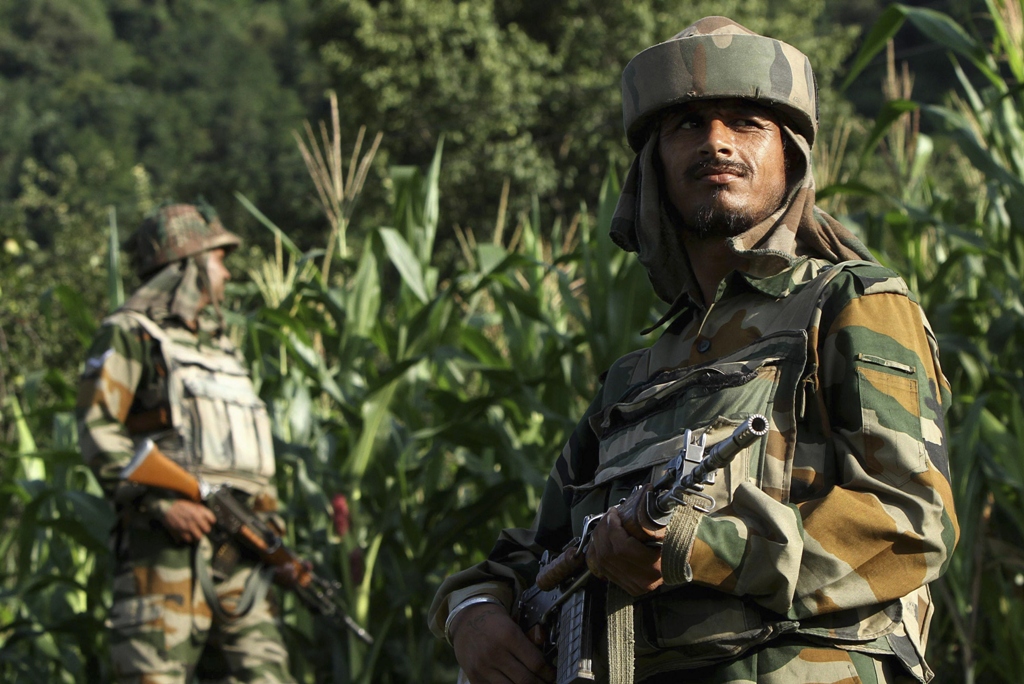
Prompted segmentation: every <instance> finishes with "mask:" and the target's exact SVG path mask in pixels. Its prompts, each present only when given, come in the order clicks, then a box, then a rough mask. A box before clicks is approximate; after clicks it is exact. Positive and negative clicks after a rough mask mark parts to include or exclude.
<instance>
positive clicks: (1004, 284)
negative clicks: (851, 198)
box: [847, 0, 1024, 682]
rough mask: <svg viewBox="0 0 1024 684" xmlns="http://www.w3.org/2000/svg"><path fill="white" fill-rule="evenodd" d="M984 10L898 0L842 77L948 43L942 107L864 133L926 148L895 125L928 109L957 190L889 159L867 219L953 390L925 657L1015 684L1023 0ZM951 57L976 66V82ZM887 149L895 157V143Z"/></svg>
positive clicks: (1022, 560)
mask: <svg viewBox="0 0 1024 684" xmlns="http://www.w3.org/2000/svg"><path fill="white" fill-rule="evenodd" d="M986 7H987V9H988V16H987V17H986V21H987V22H990V27H989V28H983V29H981V30H978V31H977V32H976V33H970V32H968V30H966V29H964V28H963V27H961V26H960V25H959V24H957V23H956V22H954V21H953V20H952V19H951V18H950V17H948V16H947V15H944V14H942V13H939V12H935V11H932V10H926V9H920V8H911V7H907V6H903V5H892V6H891V7H889V8H888V9H887V10H886V11H885V12H884V13H883V15H882V16H881V18H880V19H879V20H878V22H877V23H876V25H875V26H874V28H873V29H872V31H871V32H870V33H869V35H868V36H867V38H866V39H865V43H864V45H863V47H862V49H861V52H860V54H859V55H858V57H857V58H856V60H855V62H854V65H853V67H852V69H851V74H850V76H849V78H848V80H847V82H849V81H850V80H852V79H853V78H854V77H856V75H857V74H858V73H859V71H860V70H861V69H863V67H864V66H865V65H866V64H867V63H868V62H869V61H870V60H871V59H872V57H873V56H874V55H875V54H877V53H878V52H879V51H880V50H881V49H882V48H883V47H884V46H885V44H886V42H887V40H888V39H890V38H891V37H892V36H893V35H895V33H896V32H897V31H898V30H899V29H900V27H901V26H902V25H903V23H904V22H906V21H909V22H911V23H912V24H913V25H914V26H915V27H916V28H917V29H918V30H920V31H921V32H922V33H924V34H925V35H926V36H928V37H929V38H930V39H931V40H933V41H935V42H936V43H939V44H941V45H943V46H945V47H946V48H947V49H948V50H949V53H950V60H951V72H952V73H953V74H954V75H955V77H956V79H957V82H958V84H959V92H957V93H955V94H953V95H952V96H951V97H950V98H949V99H948V101H947V102H946V103H945V104H943V105H920V104H918V103H916V102H914V101H913V100H912V99H910V97H909V95H910V93H909V90H904V91H903V92H902V93H901V94H900V96H899V97H893V98H892V99H891V100H890V102H889V103H888V104H887V105H886V107H885V109H883V112H882V113H881V114H880V116H879V119H878V121H877V122H876V126H875V130H874V131H873V134H872V136H871V143H872V144H874V143H877V142H878V141H880V140H882V139H883V138H884V137H886V136H888V139H889V140H890V141H893V140H897V139H898V140H900V141H902V142H903V143H904V145H905V146H904V147H903V149H904V150H910V151H912V152H913V151H918V152H919V151H921V150H922V149H924V151H925V152H930V151H931V147H932V146H931V141H930V140H929V139H927V138H926V137H925V136H923V135H920V136H919V137H918V140H919V141H921V140H923V141H925V144H924V145H921V144H918V145H917V146H916V147H914V146H912V145H910V144H909V143H910V139H911V137H913V136H914V135H918V131H917V130H916V129H913V130H908V129H907V128H906V123H905V122H906V121H907V117H908V116H912V115H916V113H918V112H921V113H923V114H924V118H925V120H926V121H928V122H930V123H931V124H932V125H933V127H934V129H935V130H936V135H939V136H941V137H942V138H944V140H945V141H948V142H949V143H953V144H955V147H954V148H953V150H952V152H951V154H952V155H953V160H954V161H955V162H958V163H957V164H956V168H957V169H958V173H957V175H956V177H955V178H954V182H955V184H954V185H953V187H952V191H951V188H949V187H947V188H946V189H945V190H943V189H942V188H940V187H939V186H937V185H936V184H934V182H933V179H932V178H929V177H927V176H925V175H924V174H923V173H922V172H921V171H919V170H917V169H920V166H919V164H917V163H913V164H906V163H903V164H900V163H897V164H895V165H893V169H894V172H895V173H896V174H897V175H898V176H900V177H901V178H902V182H900V183H897V184H896V186H895V187H899V188H901V192H900V193H899V194H892V193H891V192H887V193H883V192H878V193H877V195H878V196H879V197H883V198H885V199H886V200H888V202H889V205H890V207H891V209H890V210H888V211H886V212H884V213H879V214H875V215H871V216H866V217H864V225H865V227H866V228H865V230H866V233H867V234H868V236H869V241H870V242H871V245H872V247H874V248H876V249H880V250H884V252H885V253H886V255H887V257H888V259H889V261H890V263H892V264H893V265H894V266H895V267H896V268H897V269H898V270H900V271H901V272H902V273H904V274H905V275H906V276H907V279H908V281H910V282H911V284H912V287H914V288H915V289H916V290H917V291H918V292H919V293H920V296H921V299H922V302H923V303H924V305H925V308H926V310H927V312H928V315H929V318H930V320H931V322H932V324H933V325H934V327H935V329H936V332H937V334H938V337H939V342H940V347H941V350H942V360H943V367H944V370H945V372H946V374H947V376H948V377H949V379H950V381H951V382H952V385H953V391H954V398H955V399H954V405H953V407H952V410H951V412H950V428H951V447H952V451H951V461H952V462H951V468H952V474H953V478H954V479H953V484H954V490H955V496H956V507H957V512H958V515H959V519H960V525H961V534H962V536H961V542H960V548H959V549H958V551H957V553H956V554H955V555H954V557H953V559H952V561H951V563H950V566H949V569H948V572H947V574H946V575H945V577H943V578H942V579H941V580H940V581H939V582H938V583H937V584H936V589H937V594H938V599H939V612H938V619H937V621H936V625H935V627H934V629H933V636H932V642H931V653H932V659H933V661H934V662H935V663H936V664H937V665H938V666H939V667H940V668H942V671H943V672H944V673H945V674H946V676H947V677H951V678H952V677H956V678H957V679H959V680H961V681H964V682H974V681H1005V682H1018V681H1021V680H1022V679H1024V660H1022V659H1021V657H1020V654H1021V652H1022V651H1024V632H1022V631H1021V629H1020V627H1021V625H1022V623H1024V601H1022V600H1021V598H1022V591H1021V587H1022V585H1024V444H1022V439H1024V404H1022V399H1021V397H1022V391H1024V374H1022V371H1021V367H1020V363H1019V355H1020V351H1021V349H1022V348H1024V302H1022V300H1021V273H1022V269H1024V182H1022V181H1021V178H1022V173H1024V117H1022V114H1021V112H1022V109H1024V91H1022V90H1021V88H1020V83H1022V82H1024V58H1022V56H1021V55H1022V53H1021V46H1022V40H1024V23H1022V3H1021V2H1020V0H986ZM979 35H991V36H992V38H991V41H990V42H987V41H986V40H984V39H982V38H979V37H978V36H979ZM961 61H966V62H967V63H969V64H970V65H971V67H972V68H973V69H974V71H975V73H976V74H978V77H977V78H976V79H975V80H972V79H971V78H968V76H967V74H966V72H965V69H964V68H963V66H962V64H961ZM901 117H902V121H903V123H901ZM901 126H903V128H902V129H901ZM894 131H900V133H899V134H898V135H894ZM908 133H909V135H908ZM872 150H873V148H867V149H866V150H865V155H868V154H870V153H871V152H872ZM888 150H889V152H890V157H892V153H893V152H898V150H897V149H896V148H895V147H893V146H891V145H890V147H889V148H888ZM908 157H909V155H907V154H904V155H903V160H904V161H907V160H908ZM861 180H862V181H863V183H864V184H865V185H868V184H870V180H863V179H861ZM890 187H893V186H891V185H890ZM953 673H956V674H955V675H954V674H953Z"/></svg>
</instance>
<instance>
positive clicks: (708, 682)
mask: <svg viewBox="0 0 1024 684" xmlns="http://www.w3.org/2000/svg"><path fill="white" fill-rule="evenodd" d="M780 641H782V640H780ZM679 681H680V677H679V674H678V673H674V672H673V673H668V674H667V675H663V676H657V675H655V676H654V677H651V678H649V679H645V680H644V681H643V682H642V683H641V684H678V683H679ZM686 681H687V682H688V683H696V682H700V683H701V684H794V683H795V682H815V683H816V684H882V683H883V682H892V683H893V684H912V682H913V681H914V679H913V678H911V677H907V676H904V675H900V674H899V673H898V672H895V671H894V668H893V663H892V662H891V660H889V659H888V658H885V657H881V656H877V655H873V654H868V653H858V652H856V651H843V650H839V649H833V648H822V647H814V646H808V645H807V644H801V643H784V642H783V643H780V642H774V643H772V644H771V646H769V647H763V648H760V649H756V650H754V651H753V652H752V653H750V654H747V655H745V656H743V657H741V658H739V659H737V660H734V661H733V662H731V663H729V664H728V665H721V666H716V667H707V668H700V669H696V670H690V671H689V672H687V673H686Z"/></svg>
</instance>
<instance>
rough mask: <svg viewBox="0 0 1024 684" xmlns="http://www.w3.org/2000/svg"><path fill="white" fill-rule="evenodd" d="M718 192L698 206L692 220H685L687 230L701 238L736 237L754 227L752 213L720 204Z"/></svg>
mask: <svg viewBox="0 0 1024 684" xmlns="http://www.w3.org/2000/svg"><path fill="white" fill-rule="evenodd" d="M718 194H719V193H718V192H715V193H714V194H713V195H712V197H711V201H710V202H708V203H707V204H704V205H702V206H700V207H698V209H697V211H696V212H695V214H694V215H693V216H692V217H691V219H692V220H690V221H684V222H683V225H684V227H685V229H686V230H688V231H689V232H690V233H692V234H693V235H694V236H695V237H697V238H698V239H700V240H705V239H707V238H710V237H726V238H730V237H736V236H737V235H740V234H741V233H744V232H746V231H747V230H748V229H750V228H751V227H752V224H751V220H750V215H749V214H747V213H746V212H742V211H737V210H735V209H729V208H727V207H722V206H719V205H718V202H717V200H718Z"/></svg>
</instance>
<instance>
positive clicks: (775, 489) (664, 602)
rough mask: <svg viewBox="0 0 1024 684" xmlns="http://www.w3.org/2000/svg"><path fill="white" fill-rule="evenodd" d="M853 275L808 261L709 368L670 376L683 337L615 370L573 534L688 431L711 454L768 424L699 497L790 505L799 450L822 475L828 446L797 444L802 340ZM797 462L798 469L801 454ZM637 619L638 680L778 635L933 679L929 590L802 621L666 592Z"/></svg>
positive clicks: (733, 653) (642, 603)
mask: <svg viewBox="0 0 1024 684" xmlns="http://www.w3.org/2000/svg"><path fill="white" fill-rule="evenodd" d="M815 262H817V263H815ZM860 263H862V262H845V263H843V264H840V265H838V266H832V265H830V264H827V262H823V261H820V260H812V261H811V263H810V267H812V268H815V269H819V270H820V272H819V273H818V275H817V277H816V278H814V279H813V280H811V281H810V282H808V283H806V285H804V286H803V287H802V288H801V289H799V290H797V291H796V292H794V293H793V294H790V295H789V296H787V297H783V298H781V299H779V300H776V301H774V302H772V301H771V300H767V301H765V303H764V307H763V312H762V311H760V309H759V310H758V311H757V313H756V314H755V316H756V321H755V324H756V326H757V328H758V329H759V330H760V331H761V335H760V336H758V337H757V339H756V340H754V341H753V342H751V343H750V344H748V345H747V346H744V347H742V348H741V349H739V350H736V351H734V352H732V353H728V354H726V355H724V356H722V357H720V358H717V359H714V360H712V361H710V362H708V363H706V364H700V365H694V366H687V367H683V368H676V366H678V364H679V359H685V358H687V356H688V353H689V345H690V343H691V341H692V340H691V339H690V338H687V337H686V336H685V335H679V336H676V335H665V336H663V337H662V338H661V339H659V341H658V342H657V343H655V345H654V346H653V347H651V348H650V349H646V350H640V351H637V352H634V353H632V354H629V355H627V356H625V357H623V358H621V359H619V360H618V361H617V362H616V363H615V364H614V365H613V367H612V368H611V369H610V370H609V373H608V375H607V378H606V380H605V383H604V388H603V392H602V394H603V396H604V397H605V403H604V404H603V406H602V407H601V410H600V411H598V412H597V413H596V414H594V415H593V416H592V417H591V419H590V427H591V429H592V430H593V432H594V434H595V435H596V436H597V438H598V440H599V444H600V446H599V451H598V460H599V463H598V465H597V469H596V472H595V474H594V477H593V480H592V481H591V482H589V483H585V484H582V485H578V486H575V487H572V490H573V506H572V520H573V527H574V534H576V535H578V534H580V532H581V529H582V521H583V518H584V517H585V516H586V515H588V514H591V513H599V512H602V511H604V510H607V508H608V507H609V506H611V505H614V504H615V503H616V502H618V501H619V500H620V499H622V498H624V497H626V496H628V495H629V493H630V491H631V490H632V488H633V487H634V486H635V485H636V484H638V483H640V482H642V481H645V480H649V479H651V478H652V477H656V476H657V474H658V473H659V469H660V467H661V466H663V465H664V464H665V463H666V462H667V461H668V460H669V459H671V458H672V457H673V456H675V454H676V453H678V452H679V450H680V449H681V448H682V447H683V445H684V442H683V440H684V432H685V430H686V429H687V428H689V429H692V430H693V432H694V434H695V435H696V436H699V435H701V434H705V433H706V434H707V443H708V444H709V445H711V444H715V443H717V442H718V441H721V440H722V439H724V438H726V437H728V435H729V434H730V433H731V432H732V431H733V430H734V429H735V428H736V426H738V425H739V424H740V423H741V422H743V420H744V419H746V418H747V417H749V416H750V415H751V414H754V413H760V414H763V415H765V416H767V417H768V418H769V422H770V431H769V435H768V437H767V438H766V439H763V440H760V441H758V442H756V443H755V444H754V445H753V446H751V447H748V448H747V449H745V450H744V451H742V452H741V453H740V454H739V455H738V456H737V457H736V458H735V459H734V460H733V461H732V463H731V464H730V465H729V466H728V467H727V468H725V469H723V470H722V471H719V472H718V474H717V477H716V480H715V483H714V484H713V485H710V486H708V487H707V488H706V490H705V493H707V494H709V495H710V496H712V497H713V498H714V499H715V507H714V510H720V509H721V508H722V507H723V506H725V505H726V504H728V503H730V502H731V501H732V496H733V492H734V491H735V490H736V488H737V487H738V486H739V485H740V483H744V482H746V483H751V484H753V485H754V486H756V487H757V488H758V489H760V490H761V491H763V492H765V493H767V494H768V495H769V496H771V497H772V498H774V499H776V500H777V501H780V502H782V503H788V502H789V499H790V491H791V484H792V475H793V472H792V469H793V463H794V455H795V453H796V450H797V449H798V448H801V449H807V450H809V451H815V450H816V451H817V453H814V454H813V456H812V458H815V459H819V460H820V461H821V463H822V466H821V468H820V469H818V472H822V473H824V472H827V471H828V468H827V467H826V466H825V461H826V459H829V458H831V457H832V456H831V452H830V448H829V447H828V445H827V444H820V445H819V444H812V445H809V446H808V445H804V444H798V439H797V437H798V435H797V426H798V424H799V422H800V421H801V420H802V419H803V418H804V412H805V409H806V402H808V401H814V400H815V399H814V396H813V395H814V391H815V389H816V382H817V377H816V372H817V368H816V367H815V366H814V364H813V362H811V361H810V360H809V358H808V357H809V353H808V340H809V329H810V328H811V327H812V325H813V326H816V325H817V321H812V317H813V316H814V315H815V312H817V311H819V309H820V307H819V302H820V301H821V300H822V299H823V297H825V296H827V291H828V284H829V283H830V282H831V281H832V279H834V278H835V277H836V276H837V275H839V274H840V273H841V272H843V271H844V270H846V269H849V268H851V267H856V265H857V264H860ZM902 294H906V291H905V290H903V291H902ZM748 320H750V319H748ZM699 324H700V321H699V320H695V321H693V322H692V323H691V325H699ZM684 340H685V341H684ZM681 345H685V346H686V349H682V348H681ZM801 458H802V460H803V461H804V462H806V461H807V456H806V455H805V454H802V455H801ZM832 484H834V483H832ZM765 562H771V560H770V559H765ZM635 609H636V614H635V615H636V617H635V622H636V628H635V639H636V643H635V653H636V657H637V676H638V679H642V678H643V677H647V676H651V675H653V674H656V673H657V672H660V671H673V670H675V669H677V668H681V667H686V668H692V667H700V666H702V665H708V664H713V663H716V662H721V661H724V660H728V659H731V658H735V657H737V656H739V655H740V654H742V653H743V652H745V651H747V650H748V649H750V648H752V647H754V646H756V645H758V644H761V643H764V642H766V641H769V640H771V639H773V638H775V637H777V636H779V635H781V634H786V633H794V634H802V635H805V636H807V637H810V639H811V640H814V641H819V642H824V643H829V644H832V645H835V646H838V647H840V648H850V649H853V650H861V651H867V652H874V653H889V654H895V655H897V656H898V657H900V658H901V660H903V661H904V663H905V664H906V665H907V666H908V668H910V669H911V670H912V671H914V673H915V675H918V676H919V677H920V678H921V679H922V680H925V679H927V678H930V677H929V676H930V674H931V673H930V671H928V670H927V666H926V665H925V664H924V659H923V654H924V646H925V643H924V642H925V640H926V638H927V628H928V622H929V621H930V618H931V612H932V610H931V599H930V594H929V592H928V588H927V587H922V588H921V589H919V590H917V591H915V592H913V593H912V594H911V595H909V596H907V597H904V598H903V599H901V600H897V601H892V602H890V603H888V604H885V605H875V606H869V607H867V608H863V609H851V610H845V611H839V612H837V613H831V614H824V615H820V616H816V617H814V618H810V619H807V620H801V621H797V620H791V619H787V618H786V617H785V616H783V615H780V614H778V613H774V612H772V611H769V610H767V609H764V608H763V607H761V606H759V605H758V604H756V603H754V602H753V601H750V600H744V599H742V598H739V597H736V596H732V595H728V594H725V593H723V592H720V591H716V590H713V589H709V588H705V587H700V586H697V585H683V586H681V587H678V588H664V589H662V590H659V591H658V592H655V593H654V594H652V595H650V596H649V597H644V598H641V599H640V600H639V601H638V602H637V603H636V604H635Z"/></svg>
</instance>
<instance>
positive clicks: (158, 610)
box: [107, 515, 294, 684]
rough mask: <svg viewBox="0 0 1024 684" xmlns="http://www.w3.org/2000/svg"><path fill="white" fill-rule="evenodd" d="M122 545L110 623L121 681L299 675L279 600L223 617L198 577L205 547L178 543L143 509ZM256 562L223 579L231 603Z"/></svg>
mask: <svg viewBox="0 0 1024 684" xmlns="http://www.w3.org/2000/svg"><path fill="white" fill-rule="evenodd" d="M117 546H118V548H117V554H116V555H117V566H116V569H115V578H114V601H113V606H112V608H111V611H110V616H109V618H108V620H107V626H108V627H109V629H110V640H111V658H112V660H113V663H114V670H115V674H116V676H117V681H118V682H121V683H122V684H191V682H192V681H193V677H194V676H195V675H196V674H199V675H200V676H201V681H204V682H210V681H218V682H239V683H242V682H245V683H256V682H259V683H261V684H278V683H285V682H292V681H294V680H293V679H292V677H291V675H290V674H289V672H288V653H287V652H286V650H285V648H284V644H283V641H282V638H281V634H280V631H279V630H278V628H277V623H276V617H277V608H276V605H275V604H274V602H273V600H272V598H270V597H269V596H268V597H264V598H263V599H262V600H260V601H258V602H257V603H256V604H254V605H253V607H252V609H251V610H250V611H249V612H248V613H246V614H245V615H244V616H243V617H241V618H239V619H238V620H235V621H231V622H227V623H224V622H219V621H217V620H216V619H215V618H214V617H213V615H212V611H211V609H210V606H209V605H208V604H207V602H206V598H205V597H204V595H203V591H202V589H201V588H200V587H199V583H198V582H196V581H195V578H194V577H193V575H194V572H193V566H194V562H195V554H196V553H199V552H200V550H199V549H197V548H196V547H195V546H194V545H185V544H178V543H176V542H175V541H174V540H173V539H171V537H170V536H169V535H168V534H167V532H166V531H165V530H164V529H163V527H162V526H161V525H159V523H157V522H156V521H154V520H152V519H148V518H147V517H146V516H142V515H139V516H134V517H132V518H131V520H130V521H129V522H127V523H126V524H124V525H122V528H121V531H120V534H119V541H118V544H117ZM253 567H254V565H253V563H252V562H251V561H247V560H243V561H242V562H241V563H239V565H238V566H237V567H236V568H235V570H234V571H233V572H232V573H231V574H230V576H228V577H226V578H222V579H221V580H220V581H219V582H218V583H217V584H216V590H217V595H218V597H219V598H220V600H221V602H222V604H223V605H224V606H225V607H226V608H227V609H229V610H230V609H231V608H232V607H233V606H234V604H235V602H237V601H238V599H239V597H240V596H241V594H242V591H243V587H244V586H245V582H246V580H247V579H248V577H249V575H250V573H251V572H252V571H253ZM204 649H207V651H206V654H205V655H204ZM211 655H213V656H215V658H214V660H215V662H214V663H213V667H211V668H209V669H208V670H207V671H205V672H204V671H203V670H202V669H201V668H200V663H201V662H204V663H205V662H206V661H207V659H208V658H209V656H211Z"/></svg>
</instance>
